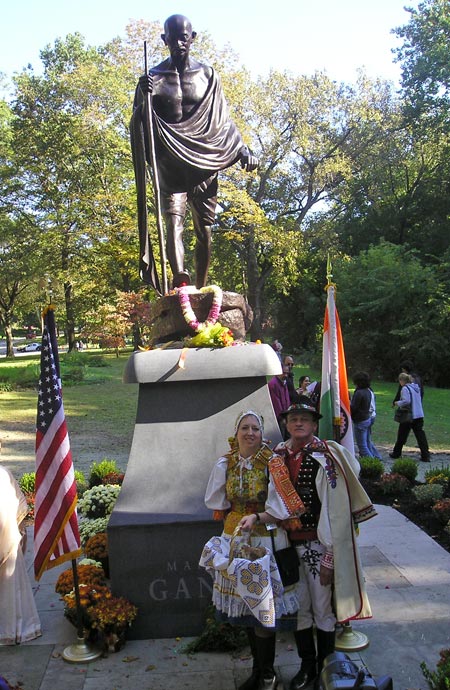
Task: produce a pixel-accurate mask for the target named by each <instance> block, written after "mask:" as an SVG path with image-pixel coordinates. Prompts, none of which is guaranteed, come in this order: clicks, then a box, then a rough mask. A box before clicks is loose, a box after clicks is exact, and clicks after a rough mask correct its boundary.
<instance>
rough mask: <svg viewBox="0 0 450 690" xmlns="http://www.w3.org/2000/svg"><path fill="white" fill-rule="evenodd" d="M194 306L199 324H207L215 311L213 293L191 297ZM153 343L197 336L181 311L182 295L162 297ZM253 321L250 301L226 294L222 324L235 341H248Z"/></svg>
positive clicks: (156, 307)
mask: <svg viewBox="0 0 450 690" xmlns="http://www.w3.org/2000/svg"><path fill="white" fill-rule="evenodd" d="M189 297H190V300H191V307H192V309H193V310H194V313H195V315H196V317H197V319H198V320H199V321H205V320H206V319H207V317H208V314H209V310H210V309H211V305H212V301H213V295H212V293H211V292H205V293H201V292H196V293H194V294H192V295H189ZM152 320H153V325H152V332H151V341H152V344H153V345H154V344H156V343H165V342H168V341H169V340H179V339H180V338H184V337H186V336H187V335H190V336H192V335H195V332H194V331H193V329H192V328H190V327H189V326H188V325H187V323H186V321H185V319H184V316H183V312H182V311H181V306H180V302H179V299H178V295H167V296H166V297H161V298H160V299H159V300H158V301H157V302H156V303H155V304H154V305H153V307H152ZM252 321H253V312H252V310H251V308H250V306H249V305H248V303H247V301H246V300H245V299H244V297H243V296H242V295H239V294H238V293H237V292H224V293H223V298H222V308H221V312H220V315H219V318H218V322H219V323H220V324H221V325H222V326H226V327H227V328H229V329H230V331H231V332H232V333H233V336H234V339H235V340H244V339H245V334H246V333H247V331H248V330H249V328H250V326H251V325H252Z"/></svg>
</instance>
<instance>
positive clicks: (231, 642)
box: [182, 604, 248, 654]
mask: <svg viewBox="0 0 450 690" xmlns="http://www.w3.org/2000/svg"><path fill="white" fill-rule="evenodd" d="M247 645H248V637H247V634H246V632H245V630H244V629H243V628H241V627H239V626H236V625H230V623H223V622H219V621H217V620H216V617H215V609H214V606H213V605H212V604H210V605H209V606H208V608H207V609H206V622H205V626H204V629H203V632H202V633H201V634H200V637H197V638H195V640H192V642H189V644H187V645H186V646H185V647H183V649H182V651H183V652H184V653H185V654H194V653H195V652H215V651H220V652H225V651H231V652H233V651H234V652H237V651H240V650H241V649H244V647H246V646H247Z"/></svg>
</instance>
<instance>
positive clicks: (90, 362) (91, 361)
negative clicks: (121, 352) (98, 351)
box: [83, 355, 111, 368]
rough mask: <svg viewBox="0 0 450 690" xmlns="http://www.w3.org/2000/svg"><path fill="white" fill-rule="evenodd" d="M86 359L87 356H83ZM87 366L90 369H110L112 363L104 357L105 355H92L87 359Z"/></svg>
mask: <svg viewBox="0 0 450 690" xmlns="http://www.w3.org/2000/svg"><path fill="white" fill-rule="evenodd" d="M83 356H84V357H85V358H86V355H83ZM86 366H88V367H98V368H100V367H109V366H111V365H110V363H109V362H108V361H107V360H106V359H105V358H104V357H103V355H90V356H89V357H87V358H86Z"/></svg>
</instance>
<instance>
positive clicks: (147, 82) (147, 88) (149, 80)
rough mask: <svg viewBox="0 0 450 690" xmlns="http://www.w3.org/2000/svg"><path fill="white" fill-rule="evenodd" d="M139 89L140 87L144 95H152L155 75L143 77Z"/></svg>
mask: <svg viewBox="0 0 450 690" xmlns="http://www.w3.org/2000/svg"><path fill="white" fill-rule="evenodd" d="M139 87H140V89H141V91H142V93H143V94H147V93H152V92H153V75H152V74H143V75H142V77H139Z"/></svg>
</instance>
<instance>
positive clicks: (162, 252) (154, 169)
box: [144, 41, 168, 295]
mask: <svg viewBox="0 0 450 690" xmlns="http://www.w3.org/2000/svg"><path fill="white" fill-rule="evenodd" d="M144 67H145V76H148V62H147V41H144ZM145 117H146V122H145V124H146V125H147V131H148V138H149V154H150V171H151V174H152V182H153V193H154V196H155V211H156V228H157V230H158V242H159V256H160V262H161V284H162V291H163V295H167V292H168V284H167V259H166V242H165V237H164V226H163V222H162V213H161V193H160V188H159V175H158V165H157V162H156V151H155V132H154V129H153V106H152V94H151V93H147V94H146V108H145Z"/></svg>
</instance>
